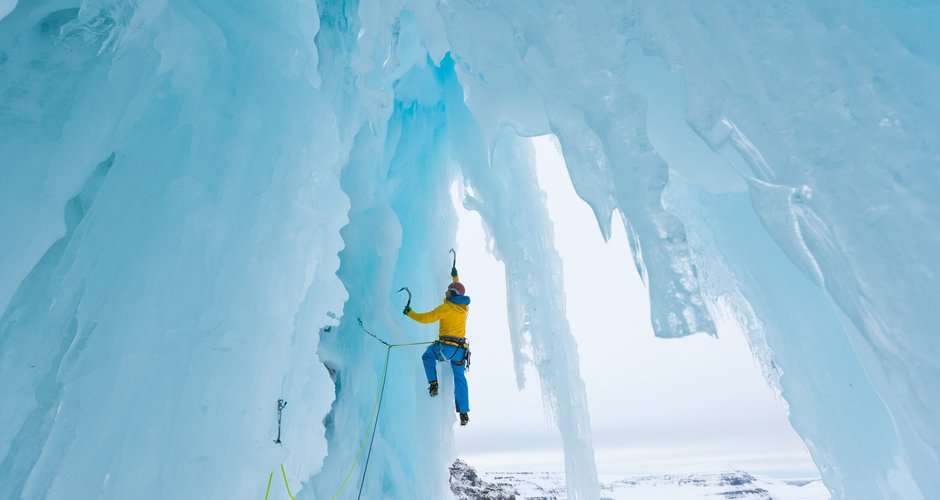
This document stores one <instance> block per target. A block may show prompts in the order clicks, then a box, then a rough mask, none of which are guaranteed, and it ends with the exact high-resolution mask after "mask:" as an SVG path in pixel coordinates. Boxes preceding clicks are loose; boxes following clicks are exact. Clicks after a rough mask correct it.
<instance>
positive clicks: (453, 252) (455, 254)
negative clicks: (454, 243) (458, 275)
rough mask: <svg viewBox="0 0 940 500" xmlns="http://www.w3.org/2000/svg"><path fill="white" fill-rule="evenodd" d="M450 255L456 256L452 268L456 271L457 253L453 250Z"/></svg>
mask: <svg viewBox="0 0 940 500" xmlns="http://www.w3.org/2000/svg"><path fill="white" fill-rule="evenodd" d="M450 253H452V254H454V265H452V266H450V267H452V268H454V269H456V268H457V252H456V251H455V250H454V249H453V248H451V249H450Z"/></svg>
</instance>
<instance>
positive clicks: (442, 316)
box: [408, 277, 470, 338]
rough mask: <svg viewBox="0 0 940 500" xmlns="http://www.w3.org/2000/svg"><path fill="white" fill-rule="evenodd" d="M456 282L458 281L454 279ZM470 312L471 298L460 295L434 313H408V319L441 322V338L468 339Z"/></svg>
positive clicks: (447, 301)
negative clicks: (468, 315)
mask: <svg viewBox="0 0 940 500" xmlns="http://www.w3.org/2000/svg"><path fill="white" fill-rule="evenodd" d="M454 281H455V282H456V281H458V279H457V278H456V277H454ZM469 312H470V297H468V296H466V295H458V296H456V297H452V298H449V299H447V300H445V301H444V303H443V304H441V305H439V306H437V307H435V308H434V310H433V311H429V312H426V313H419V312H414V311H408V317H409V318H411V319H413V320H415V321H417V322H418V323H433V322H435V321H440V322H441V325H440V330H439V333H438V336H440V337H457V338H466V336H467V313H469Z"/></svg>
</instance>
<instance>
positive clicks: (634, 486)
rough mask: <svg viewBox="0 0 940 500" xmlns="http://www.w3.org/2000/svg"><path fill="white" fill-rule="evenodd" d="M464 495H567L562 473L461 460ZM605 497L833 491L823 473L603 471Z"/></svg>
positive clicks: (757, 496) (754, 499) (770, 497)
mask: <svg viewBox="0 0 940 500" xmlns="http://www.w3.org/2000/svg"><path fill="white" fill-rule="evenodd" d="M451 474H452V478H451V488H452V489H453V491H454V494H455V495H456V497H457V498H458V499H461V500H470V499H483V498H486V499H499V500H509V499H514V500H536V499H538V500H561V499H564V498H567V495H566V492H565V476H564V474H563V473H560V472H480V473H477V472H476V471H474V470H473V469H472V468H471V467H469V466H467V465H466V464H465V463H463V462H461V461H457V462H456V463H455V464H454V465H453V466H452V467H451ZM599 478H600V481H601V498H602V499H610V500H639V499H642V500H650V499H668V500H700V499H710V500H714V499H735V500H823V499H828V498H829V491H828V490H827V489H826V487H825V485H823V483H822V480H820V479H819V478H811V479H802V480H785V481H784V480H779V479H772V478H769V477H762V476H754V475H752V474H749V473H747V472H743V471H729V472H708V473H699V474H668V475H643V476H627V475H617V474H601V475H600V476H599Z"/></svg>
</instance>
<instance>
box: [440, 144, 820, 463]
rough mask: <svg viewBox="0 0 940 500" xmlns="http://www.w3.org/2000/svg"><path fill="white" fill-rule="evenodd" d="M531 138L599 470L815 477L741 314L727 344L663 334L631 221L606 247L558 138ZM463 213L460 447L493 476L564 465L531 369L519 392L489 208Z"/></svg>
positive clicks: (727, 332) (724, 333)
mask: <svg viewBox="0 0 940 500" xmlns="http://www.w3.org/2000/svg"><path fill="white" fill-rule="evenodd" d="M535 144H536V155H537V162H538V168H539V172H538V173H539V183H540V186H541V188H542V189H543V190H544V191H545V192H546V194H547V201H548V208H549V213H550V216H551V218H552V221H553V223H554V226H555V238H556V240H555V244H556V248H558V250H559V252H560V254H561V256H562V259H563V261H564V271H565V286H566V298H567V309H568V319H569V321H570V324H571V328H572V332H573V334H574V336H575V338H576V339H577V341H578V345H579V347H578V349H579V355H580V364H581V375H582V378H583V379H584V381H585V383H586V386H587V392H588V400H589V405H590V413H591V423H592V428H593V433H594V448H595V454H596V459H597V465H598V469H599V471H600V472H601V473H616V474H642V473H654V472H660V473H669V472H688V471H696V472H701V471H708V470H715V469H728V468H739V469H743V470H746V471H748V472H752V473H758V474H765V475H773V476H778V477H794V476H798V477H807V476H817V475H818V472H817V471H816V468H815V466H814V465H813V463H812V461H811V459H810V457H809V454H808V452H807V451H806V448H805V446H804V445H803V443H802V442H801V441H800V439H799V438H798V436H797V435H796V434H795V432H794V431H793V430H792V428H791V427H790V425H789V423H788V421H787V414H786V409H785V406H784V404H783V403H782V402H780V401H778V400H777V399H776V397H775V395H774V394H773V391H772V390H771V389H770V387H769V386H768V385H767V384H766V383H765V382H764V379H763V376H762V375H761V373H760V369H759V367H758V365H757V362H756V361H755V360H754V359H753V357H752V356H751V354H750V350H749V349H748V346H747V343H746V341H745V339H744V336H743V334H742V333H741V332H740V331H739V330H737V328H736V326H735V325H734V323H733V322H732V321H723V322H720V324H719V338H718V339H715V338H712V337H710V336H707V335H696V336H693V337H690V338H684V339H669V340H666V339H658V338H656V337H655V336H654V335H653V331H652V327H651V325H650V319H649V302H648V298H647V293H646V289H645V288H644V286H643V284H642V282H641V281H640V279H639V276H638V275H637V272H636V269H635V267H634V265H633V262H632V259H631V256H630V249H629V246H628V243H627V239H626V235H625V234H624V229H623V227H622V225H617V224H615V225H614V232H613V237H612V238H611V240H610V242H608V243H605V242H604V240H603V238H602V236H601V234H600V231H599V230H598V228H597V225H596V223H594V218H593V215H592V213H591V210H590V209H589V207H588V206H587V205H586V204H585V203H584V202H583V201H581V200H580V199H579V198H578V197H577V195H576V194H575V192H574V188H573V187H572V185H571V181H570V180H569V178H568V175H567V171H566V170H565V167H564V161H563V159H562V158H561V156H560V154H559V152H558V151H557V149H556V145H555V143H554V138H551V137H542V138H537V139H535ZM458 212H459V214H460V227H459V230H458V236H457V240H458V245H459V248H458V250H459V260H458V268H459V269H460V274H461V278H462V279H463V280H464V282H465V283H466V285H467V287H468V291H467V293H468V295H470V296H471V297H472V300H473V303H472V306H471V307H472V309H471V314H470V316H469V319H468V325H467V329H468V332H467V335H468V338H469V339H470V340H471V345H472V349H473V364H472V369H471V371H470V373H469V374H468V380H469V383H470V399H471V408H472V411H471V423H470V425H469V426H468V427H466V428H457V429H456V434H457V448H458V454H459V456H460V457H461V458H463V459H464V460H466V461H468V462H469V463H470V464H471V465H473V466H475V467H477V468H479V469H481V470H486V471H506V470H538V471H563V470H564V461H563V455H562V446H561V440H560V438H559V437H558V433H557V430H556V429H555V427H554V425H553V424H552V423H550V422H549V419H548V417H547V414H546V413H545V412H544V411H543V407H542V403H541V396H540V392H539V391H540V389H539V382H538V376H537V374H536V373H535V372H534V368H532V367H530V368H529V370H528V371H529V375H528V386H527V387H526V389H525V390H524V391H522V392H519V391H518V390H517V389H516V384H515V376H514V372H513V360H512V353H511V350H510V344H509V333H508V327H507V320H506V305H505V300H506V291H505V276H504V274H503V265H502V263H500V262H497V261H496V260H495V259H494V258H493V257H492V256H491V255H490V254H489V253H488V252H487V250H486V249H485V241H484V235H483V229H482V225H481V221H480V218H479V216H478V215H477V214H476V213H474V212H468V211H466V210H464V209H463V208H462V207H459V206H458ZM617 220H618V217H615V221H617ZM611 338H616V339H618V340H617V341H614V342H612V341H610V339H611Z"/></svg>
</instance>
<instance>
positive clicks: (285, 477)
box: [264, 464, 294, 500]
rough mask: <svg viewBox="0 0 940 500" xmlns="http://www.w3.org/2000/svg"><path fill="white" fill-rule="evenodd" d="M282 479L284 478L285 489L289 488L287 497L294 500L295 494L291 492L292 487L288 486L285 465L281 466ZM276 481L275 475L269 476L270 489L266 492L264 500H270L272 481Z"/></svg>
mask: <svg viewBox="0 0 940 500" xmlns="http://www.w3.org/2000/svg"><path fill="white" fill-rule="evenodd" d="M281 477H283V478H284V487H285V488H287V496H289V497H290V500H294V494H293V493H291V492H290V485H289V484H287V473H286V472H284V464H281ZM272 479H274V473H273V472H272V473H271V474H270V475H268V488H267V489H266V490H264V500H268V494H270V493H271V480H272Z"/></svg>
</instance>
